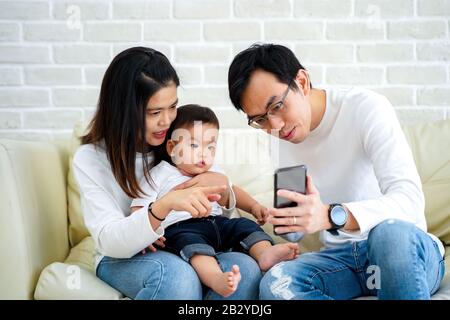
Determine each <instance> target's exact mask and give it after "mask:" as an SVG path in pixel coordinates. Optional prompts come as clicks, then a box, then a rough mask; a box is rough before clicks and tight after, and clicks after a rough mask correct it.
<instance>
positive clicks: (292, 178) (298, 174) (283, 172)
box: [273, 165, 307, 234]
mask: <svg viewBox="0 0 450 320" xmlns="http://www.w3.org/2000/svg"><path fill="white" fill-rule="evenodd" d="M306 174H307V168H306V166H305V165H299V166H293V167H287V168H280V169H277V170H276V171H275V177H274V205H273V206H274V207H275V208H288V207H295V206H297V203H296V202H294V201H291V200H289V199H286V198H283V197H280V196H278V195H277V191H278V190H280V189H285V190H290V191H295V192H298V193H302V194H306ZM274 227H275V226H274ZM276 227H280V226H279V225H277V226H276ZM274 233H275V230H274ZM275 234H278V233H275Z"/></svg>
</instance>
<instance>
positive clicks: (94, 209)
mask: <svg viewBox="0 0 450 320" xmlns="http://www.w3.org/2000/svg"><path fill="white" fill-rule="evenodd" d="M152 160H153V155H152V154H151V155H150V156H149V162H151V161H152ZM142 162H143V155H142V154H140V153H137V154H136V166H135V168H136V177H137V179H138V180H141V179H142V177H143V176H144V171H143V167H142ZM73 171H74V176H75V179H76V181H77V183H78V186H79V188H80V198H81V210H82V212H83V218H84V223H85V225H86V228H87V229H88V231H89V233H90V234H91V236H92V238H93V240H94V243H95V250H96V252H95V257H94V258H95V267H97V266H98V263H99V262H100V261H101V259H102V258H103V256H109V257H113V258H130V257H132V256H134V255H135V254H137V253H138V252H140V251H141V250H143V249H145V248H146V247H147V246H149V245H150V244H152V243H153V242H155V241H156V240H157V239H158V238H160V237H161V236H162V235H164V229H163V228H162V227H159V228H158V229H156V230H153V228H152V226H151V224H150V221H149V218H148V211H147V208H146V207H143V208H141V209H140V210H138V211H136V212H134V213H133V214H131V211H130V204H131V201H132V200H133V199H132V198H130V197H128V195H127V194H126V193H125V192H124V191H123V190H122V189H121V188H120V186H119V184H118V182H117V181H116V179H115V178H114V175H113V173H112V170H111V166H110V163H109V161H108V159H107V156H106V151H105V149H104V147H103V145H102V144H99V145H98V146H97V147H95V146H94V145H93V144H87V145H82V146H81V147H80V148H78V150H77V152H76V153H75V155H74V159H73ZM230 190H231V193H230V202H229V208H230V210H232V209H234V207H235V204H236V198H235V195H234V193H233V191H232V189H231V188H230Z"/></svg>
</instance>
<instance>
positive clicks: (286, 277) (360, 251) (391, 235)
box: [260, 220, 445, 300]
mask: <svg viewBox="0 0 450 320" xmlns="http://www.w3.org/2000/svg"><path fill="white" fill-rule="evenodd" d="M444 271H445V267H444V259H443V257H442V256H441V254H440V252H439V248H438V246H437V244H436V243H435V242H434V241H433V240H432V239H431V237H430V236H429V235H428V234H426V233H425V232H423V231H422V230H420V229H419V228H417V227H416V226H414V225H413V224H411V223H407V222H404V221H399V220H386V221H384V222H382V223H380V224H379V225H378V226H376V227H375V228H374V229H372V231H371V232H370V233H369V236H368V239H367V240H365V241H360V242H354V243H352V244H347V245H341V246H338V247H336V248H330V249H325V250H323V251H320V252H314V253H306V254H302V255H300V257H299V258H297V259H296V260H292V261H287V262H282V263H279V264H277V265H275V266H274V267H273V268H272V269H270V270H269V271H268V272H267V273H266V274H265V275H264V277H263V279H262V280H261V286H260V298H261V299H301V300H313V299H316V300H319V299H320V300H322V299H353V298H356V297H359V296H368V295H371V296H378V298H379V299H430V296H431V295H432V294H433V293H435V292H436V291H437V290H438V288H439V284H440V282H441V280H442V278H443V276H444Z"/></svg>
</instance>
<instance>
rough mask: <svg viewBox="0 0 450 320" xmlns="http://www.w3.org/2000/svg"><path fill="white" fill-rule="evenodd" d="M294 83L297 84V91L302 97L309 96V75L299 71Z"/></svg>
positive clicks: (302, 70)
mask: <svg viewBox="0 0 450 320" xmlns="http://www.w3.org/2000/svg"><path fill="white" fill-rule="evenodd" d="M295 82H296V83H297V86H298V89H299V90H300V91H301V93H303V95H304V96H307V95H309V93H310V92H311V87H310V85H311V84H310V81H309V73H308V71H306V70H305V69H300V70H298V72H297V75H296V76H295Z"/></svg>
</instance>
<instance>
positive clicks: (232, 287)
mask: <svg viewBox="0 0 450 320" xmlns="http://www.w3.org/2000/svg"><path fill="white" fill-rule="evenodd" d="M239 281H241V272H240V271H239V267H238V266H237V265H233V268H231V271H228V272H223V273H222V274H220V275H219V276H217V278H216V279H214V280H213V281H212V284H211V289H212V290H213V291H214V292H216V293H217V294H220V295H221V296H222V297H225V298H226V297H228V296H231V295H232V294H233V293H234V292H235V291H236V289H237V287H238V284H239Z"/></svg>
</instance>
